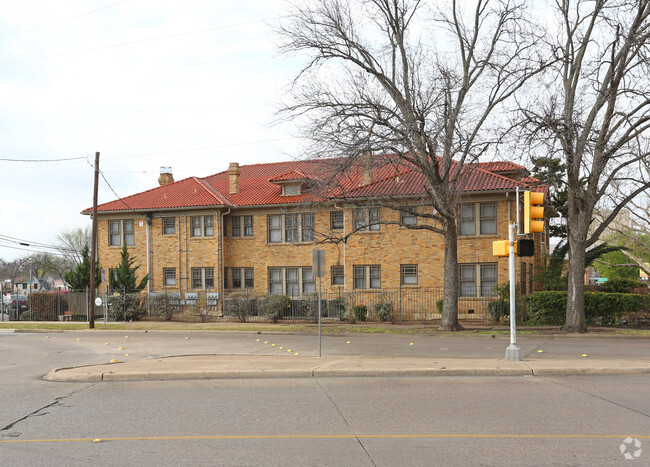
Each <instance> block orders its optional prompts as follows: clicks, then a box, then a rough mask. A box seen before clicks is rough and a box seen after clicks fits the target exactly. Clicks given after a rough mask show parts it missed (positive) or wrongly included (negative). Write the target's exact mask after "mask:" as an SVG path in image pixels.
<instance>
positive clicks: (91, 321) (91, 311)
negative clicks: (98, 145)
mask: <svg viewBox="0 0 650 467" xmlns="http://www.w3.org/2000/svg"><path fill="white" fill-rule="evenodd" d="M98 184H99V153H98V152H96V153H95V185H94V187H93V228H92V234H91V236H92V239H91V241H90V291H89V292H90V293H89V294H88V302H89V303H88V328H89V329H93V328H94V327H95V288H96V287H97V284H95V269H96V265H95V264H96V259H95V258H96V257H97V185H98Z"/></svg>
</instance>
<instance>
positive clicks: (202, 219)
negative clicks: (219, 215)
mask: <svg viewBox="0 0 650 467" xmlns="http://www.w3.org/2000/svg"><path fill="white" fill-rule="evenodd" d="M190 229H191V230H190V236H191V237H212V236H213V235H214V218H213V217H212V216H193V217H190Z"/></svg>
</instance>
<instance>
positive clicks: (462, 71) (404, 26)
mask: <svg viewBox="0 0 650 467" xmlns="http://www.w3.org/2000/svg"><path fill="white" fill-rule="evenodd" d="M459 3H461V2H458V3H457V2H456V1H449V2H444V5H439V8H438V9H436V10H435V11H434V10H432V9H431V8H429V7H428V5H426V4H425V2H424V1H421V0H368V1H361V0H360V1H354V0H316V1H313V2H309V3H306V4H305V5H300V6H299V5H294V6H293V7H292V8H291V11H290V13H289V16H288V17H287V19H286V20H285V21H284V22H283V23H282V24H281V25H280V26H279V27H278V32H279V34H280V36H281V38H282V41H283V42H282V45H281V50H282V51H283V52H285V53H296V54H298V55H304V54H306V55H307V57H308V58H307V59H308V64H307V65H306V66H305V67H304V68H303V69H302V71H301V72H300V73H299V74H298V76H297V77H296V78H295V80H294V82H293V86H292V88H291V91H290V93H289V95H290V99H289V101H288V102H287V103H286V104H285V105H284V107H283V108H282V110H281V112H280V116H281V117H283V118H287V119H295V120H297V121H298V122H299V124H300V125H301V128H302V129H303V130H304V135H305V136H306V138H308V139H309V141H311V143H312V144H311V146H310V147H309V152H310V155H311V157H313V155H314V154H318V155H321V156H336V157H337V158H340V159H338V160H340V161H342V163H341V165H340V167H338V169H337V170H335V171H334V172H336V173H345V172H346V170H347V169H349V168H350V167H354V166H355V165H361V164H362V158H363V155H364V154H366V153H367V152H368V151H372V152H373V153H375V154H376V155H377V154H390V162H391V163H395V164H397V165H404V166H408V167H409V168H411V169H413V170H415V171H417V172H418V173H419V174H421V176H422V179H423V180H424V183H423V186H422V193H424V194H425V195H426V197H427V200H428V201H427V203H428V204H430V205H433V207H434V208H435V214H429V215H424V214H422V213H421V212H419V213H418V215H419V216H421V217H422V216H424V217H428V218H430V219H432V220H433V221H432V222H429V223H428V224H418V225H417V228H420V229H427V230H430V231H431V232H433V233H436V234H440V235H442V236H443V237H444V239H445V259H444V289H445V300H444V306H443V310H442V315H443V318H442V324H441V329H444V330H457V329H460V328H461V327H460V325H459V323H458V295H459V290H458V266H457V235H458V232H457V226H456V209H457V203H458V199H459V195H460V193H461V191H462V188H463V185H464V184H465V183H466V182H467V179H468V172H469V170H468V168H466V167H465V166H468V165H469V164H472V163H474V162H476V161H478V159H479V157H481V156H482V155H484V154H485V153H486V152H487V151H489V150H490V149H491V148H492V147H493V146H494V144H495V143H497V141H498V137H499V135H498V132H497V131H495V128H494V125H493V127H492V128H490V127H489V125H488V122H489V119H490V117H496V114H497V112H498V111H500V110H502V109H503V106H504V104H505V103H506V102H507V101H508V100H509V98H511V97H512V95H513V94H514V93H515V92H516V91H518V90H519V89H520V88H521V87H522V86H523V85H524V83H526V81H527V80H528V79H529V78H530V77H531V76H534V75H535V74H537V73H539V72H540V71H541V70H542V69H543V68H544V67H545V64H544V63H543V61H541V60H540V59H539V57H537V56H536V53H537V52H536V50H537V49H536V44H538V43H539V41H540V36H539V35H538V33H537V32H536V30H535V29H534V28H533V27H532V26H531V23H530V21H528V20H527V19H526V10H525V8H524V4H525V2H524V1H523V0H521V1H516V0H513V1H510V0H501V1H489V0H478V1H475V2H470V3H471V6H472V7H473V9H467V10H465V9H464V8H462V7H461V5H460V4H459ZM462 4H463V5H467V3H465V2H462ZM496 120H498V119H497V118H495V119H494V121H496ZM377 159H381V158H377ZM378 163H379V164H382V163H386V161H382V160H379V161H378ZM429 212H433V210H430V211H429Z"/></svg>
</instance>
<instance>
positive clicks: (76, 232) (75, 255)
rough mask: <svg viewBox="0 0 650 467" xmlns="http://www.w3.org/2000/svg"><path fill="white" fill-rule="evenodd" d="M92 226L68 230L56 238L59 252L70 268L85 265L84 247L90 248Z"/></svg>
mask: <svg viewBox="0 0 650 467" xmlns="http://www.w3.org/2000/svg"><path fill="white" fill-rule="evenodd" d="M90 230H91V228H90V226H89V225H88V226H86V227H85V228H81V227H79V228H76V229H67V230H64V231H63V232H61V233H60V234H59V235H57V236H56V238H57V240H58V244H57V246H58V250H59V252H60V253H61V254H62V255H63V257H64V258H65V259H66V261H67V262H68V264H69V266H70V268H73V267H76V266H79V265H80V264H81V263H83V256H82V254H81V252H82V251H83V249H84V247H86V246H90V235H91V232H90Z"/></svg>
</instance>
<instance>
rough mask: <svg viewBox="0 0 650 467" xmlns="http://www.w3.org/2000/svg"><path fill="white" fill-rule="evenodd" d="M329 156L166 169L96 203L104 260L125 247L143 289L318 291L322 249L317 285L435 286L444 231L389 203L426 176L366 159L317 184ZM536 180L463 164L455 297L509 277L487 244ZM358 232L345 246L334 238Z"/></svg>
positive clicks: (411, 192) (527, 275)
mask: <svg viewBox="0 0 650 467" xmlns="http://www.w3.org/2000/svg"><path fill="white" fill-rule="evenodd" d="M329 163H330V162H329V161H327V160H313V161H291V162H277V163H267V164H254V165H244V166H239V164H237V163H231V164H230V166H229V168H228V169H227V170H226V171H224V172H221V173H217V174H215V175H212V176H209V177H205V178H197V177H189V178H186V179H184V180H180V181H174V180H173V177H172V175H171V173H169V171H163V172H167V173H161V176H160V179H159V184H160V186H157V187H155V188H153V189H150V190H147V191H143V192H141V193H137V194H134V195H132V196H128V197H126V198H123V199H119V200H115V201H111V202H108V203H105V204H102V205H100V206H99V207H98V257H99V260H100V262H101V265H102V267H103V268H113V267H115V266H117V264H118V263H119V259H120V251H121V248H122V245H123V244H124V243H125V244H126V245H127V246H128V248H129V252H130V254H131V257H133V258H135V259H136V264H139V265H141V267H140V269H139V270H138V273H140V274H141V275H144V274H145V273H148V274H149V277H150V281H149V286H148V287H149V290H150V291H169V292H180V293H181V294H188V293H189V294H191V293H194V292H199V293H201V292H207V293H210V294H211V296H212V297H223V296H224V293H228V292H229V291H234V290H249V291H254V292H258V293H271V294H285V295H291V296H300V295H302V294H309V293H311V292H314V291H315V288H316V282H315V280H314V278H313V277H312V273H311V262H312V250H313V249H321V250H325V252H326V261H327V275H326V277H324V278H323V279H322V287H323V291H324V292H333V291H337V290H338V291H346V292H352V291H381V290H394V289H398V288H399V289H403V290H406V289H418V288H432V287H440V288H441V287H442V285H443V257H444V249H445V248H444V241H443V238H442V236H440V235H437V234H434V233H432V232H430V231H427V230H414V229H409V228H408V227H405V226H404V225H407V224H415V223H422V222H431V220H430V219H424V218H421V217H417V216H413V215H410V214H408V213H405V212H403V211H399V210H394V209H391V208H390V207H388V206H390V205H396V204H399V205H401V206H404V205H411V206H413V205H418V204H419V203H420V202H421V200H422V199H423V198H422V195H423V188H422V187H423V186H424V183H423V179H422V176H421V175H420V174H418V173H416V172H415V171H413V170H410V169H409V168H405V167H396V166H394V165H393V164H380V165H378V166H375V167H370V166H369V165H363V166H358V167H353V168H351V169H349V170H348V173H346V174H345V175H344V177H342V178H340V179H339V180H344V181H340V185H339V186H338V187H337V189H330V190H329V191H327V192H324V191H322V190H321V189H320V188H319V184H318V181H319V180H320V179H321V177H322V174H323V173H325V172H326V171H327V170H328V169H327V166H328V164H329ZM537 185H538V183H537V180H535V179H533V178H531V177H530V174H529V172H528V171H527V170H526V168H525V167H522V166H520V165H517V164H514V163H510V162H491V163H481V164H477V165H475V166H472V167H471V170H469V171H468V175H467V179H466V180H465V182H464V184H463V192H462V196H461V204H459V206H458V231H459V242H458V262H459V273H460V274H459V276H460V284H459V285H460V291H461V296H463V297H486V296H490V295H492V293H493V286H494V285H496V284H498V283H502V282H505V281H507V280H508V266H507V258H496V257H494V256H493V255H492V242H493V241H495V240H503V239H507V237H508V234H507V226H508V223H509V222H510V221H512V220H514V219H515V218H516V211H515V190H516V189H517V187H519V188H520V189H524V190H526V189H528V190H530V189H534V190H546V187H539V186H537ZM343 193H345V194H343ZM418 209H428V210H432V208H431V207H430V206H429V207H421V208H418ZM90 213H91V210H90V209H87V210H85V211H83V214H90ZM390 222H393V223H390ZM400 224H401V225H400ZM353 231H355V233H354V234H353V235H350V236H349V237H348V238H347V241H346V242H340V241H339V242H337V241H334V240H335V239H337V238H338V239H340V238H342V237H344V236H346V235H348V234H350V233H351V232H353ZM534 236H535V237H534V239H535V240H536V242H535V251H536V254H535V256H534V257H528V258H517V259H516V267H517V276H516V277H517V278H518V282H519V287H520V290H521V291H522V292H523V293H525V292H526V291H531V290H532V289H533V285H534V284H533V279H532V278H533V274H534V273H535V271H536V269H537V267H538V265H539V264H540V262H541V261H542V260H543V255H544V253H546V252H547V251H548V236H547V235H546V233H541V234H534ZM216 294H219V295H216ZM218 306H219V307H220V305H218ZM461 312H462V310H461Z"/></svg>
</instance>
